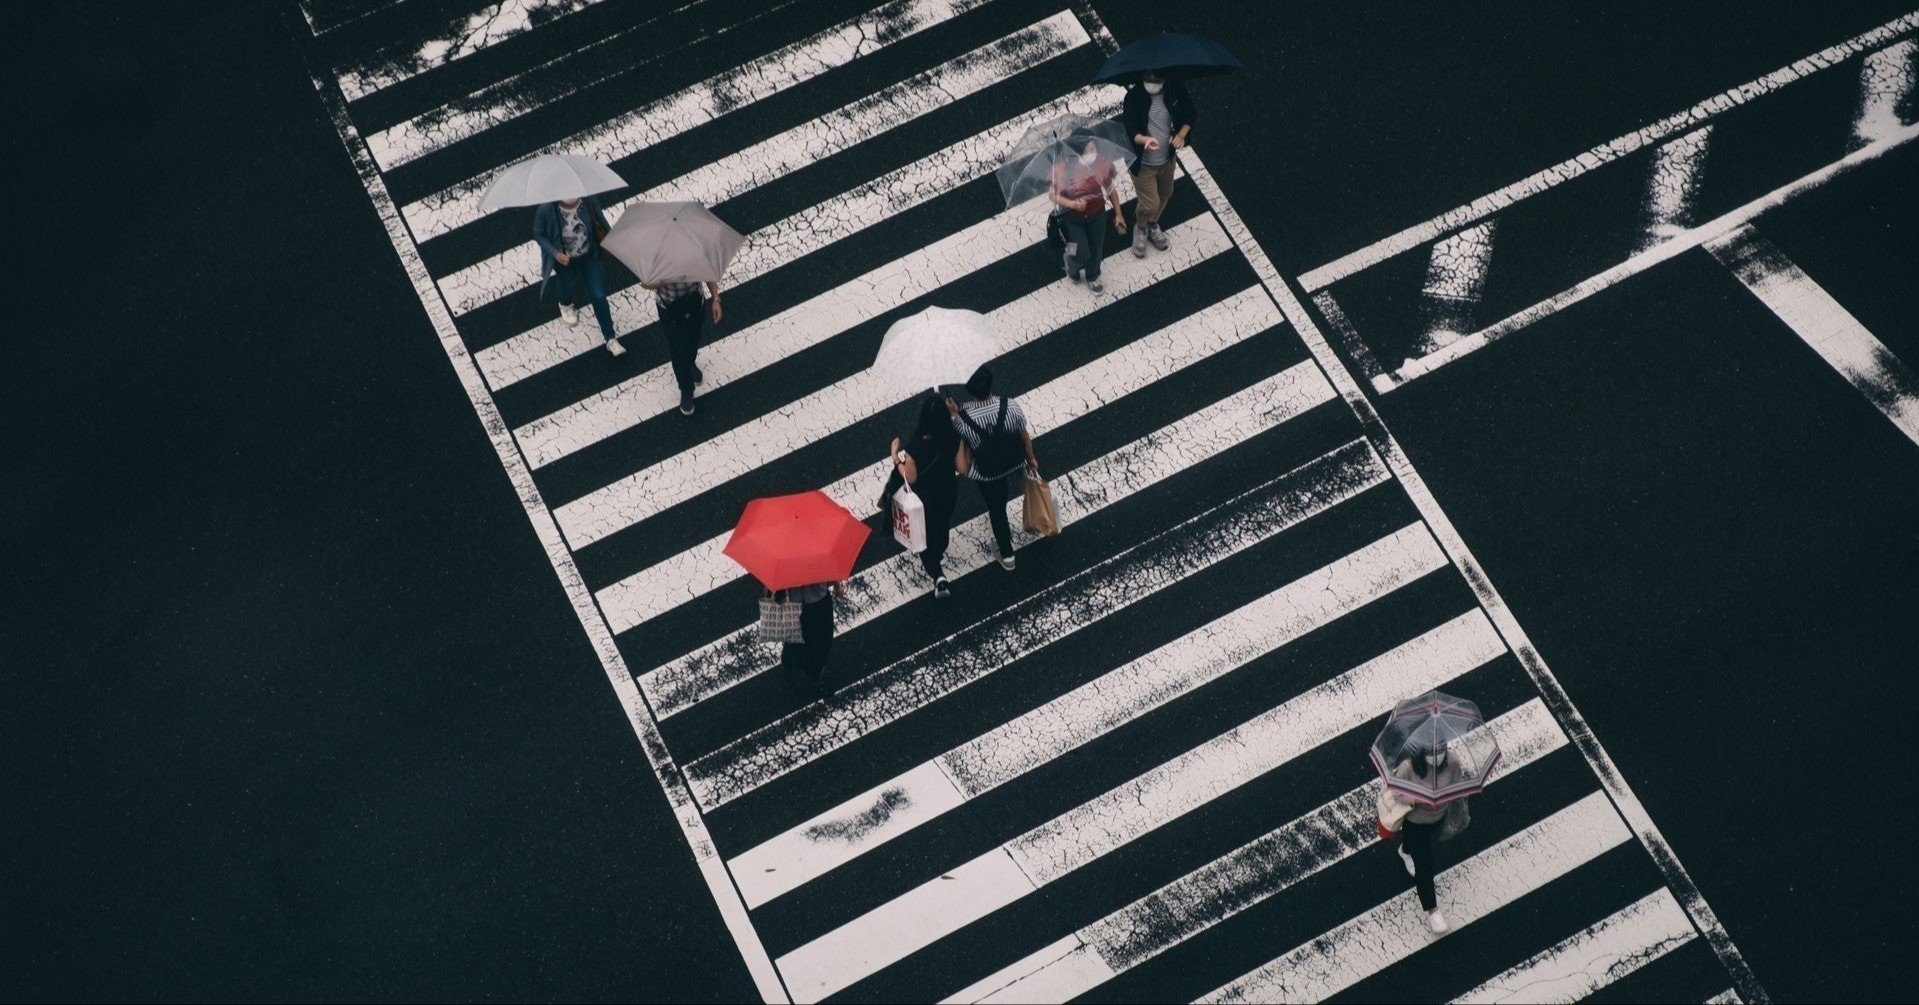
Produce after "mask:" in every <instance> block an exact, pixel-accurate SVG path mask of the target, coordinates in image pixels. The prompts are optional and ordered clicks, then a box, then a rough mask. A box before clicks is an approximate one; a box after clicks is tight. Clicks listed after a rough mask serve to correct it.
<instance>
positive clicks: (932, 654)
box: [685, 448, 1385, 809]
mask: <svg viewBox="0 0 1919 1005" xmlns="http://www.w3.org/2000/svg"><path fill="white" fill-rule="evenodd" d="M1384 477H1385V475H1384V473H1383V472H1381V471H1379V470H1377V468H1376V466H1375V464H1374V462H1373V458H1372V457H1371V456H1370V454H1369V453H1368V452H1366V451H1361V450H1354V449H1348V448H1342V449H1340V450H1336V451H1333V452H1332V453H1329V454H1325V455H1322V456H1321V457H1319V458H1318V459H1317V460H1314V461H1312V462H1310V463H1308V464H1305V465H1303V466H1301V467H1299V468H1296V469H1294V470H1292V471H1289V472H1287V473H1285V474H1283V475H1280V476H1279V477H1277V478H1274V479H1273V480H1271V481H1268V482H1266V483H1264V484H1263V485H1260V486H1259V487H1257V488H1254V489H1251V490H1249V491H1247V492H1244V493H1241V494H1240V495H1238V496H1235V497H1234V498H1232V499H1229V500H1227V501H1225V502H1223V503H1221V504H1220V505H1218V506H1215V507H1213V508H1211V509H1208V510H1205V511H1204V512H1201V513H1199V514H1197V515H1195V516H1193V517H1191V518H1189V519H1187V520H1184V521H1182V522H1180V523H1178V524H1175V525H1173V526H1172V527H1169V528H1167V529H1165V530H1163V531H1160V532H1159V533H1157V534H1154V535H1152V536H1151V537H1149V538H1147V539H1146V540H1144V541H1142V542H1140V543H1139V544H1136V545H1134V546H1132V547H1130V548H1127V549H1125V550H1123V551H1121V552H1119V553H1118V554H1116V555H1113V556H1112V557H1110V558H1107V559H1105V560H1103V561H1100V562H1098V563H1095V564H1094V565H1091V566H1088V567H1087V568H1085V569H1082V570H1081V571H1079V572H1078V573H1075V574H1073V575H1072V576H1069V577H1067V578H1066V579H1063V580H1061V581H1060V582H1058V583H1055V584H1053V585H1052V586H1049V587H1047V588H1046V589H1044V590H1041V591H1040V592H1038V593H1036V594H1034V595H1033V596H1030V597H1027V598H1026V599H1024V600H1021V601H1018V602H1017V603H1014V604H1013V605H1012V606H1010V607H1007V608H1005V609H1004V610H1002V611H1000V612H998V613H996V614H994V615H993V616H991V617H988V618H984V619H982V620H980V621H977V622H975V623H973V624H971V625H969V626H967V627H965V628H963V629H961V630H959V631H957V632H954V633H953V634H952V635H949V636H947V637H946V638H944V639H941V640H939V641H936V642H934V643H933V644H931V645H928V646H926V647H924V648H922V649H920V650H919V651H918V652H915V653H913V654H912V655H910V656H907V657H905V658H904V659H900V660H897V661H895V662H894V663H892V664H891V665H889V666H887V667H885V668H883V669H881V670H878V671H875V672H874V673H871V674H869V675H867V676H865V677H863V678H860V679H859V680H856V681H853V682H852V683H850V684H848V685H847V686H845V687H843V688H841V689H840V690H839V691H838V693H836V694H834V695H833V696H831V697H830V698H828V699H822V700H819V701H815V702H813V703H811V704H809V705H806V706H804V707H802V708H799V709H797V710H795V711H793V712H790V713H788V714H787V715H785V716H784V717H782V718H780V719H779V720H778V721H775V722H771V723H768V724H767V725H765V726H762V727H760V728H759V729H756V730H754V731H753V732H751V733H748V734H747V735H745V736H743V737H741V738H739V739H737V740H734V741H733V742H731V743H728V744H727V745H726V746H724V747H721V748H720V749H718V750H715V751H713V752H712V753H710V754H707V755H706V756H704V757H701V758H699V759H698V760H695V761H693V762H691V763H689V764H687V765H686V768H685V772H686V780H687V784H688V785H690V786H692V788H693V794H694V796H695V798H697V799H699V801H700V805H701V806H703V807H705V808H707V809H712V808H713V807H716V806H720V805H723V804H725V803H726V802H729V801H731V800H733V799H736V798H738V797H740V796H742V795H744V794H746V793H748V792H751V791H753V790H754V789H757V788H759V787H760V786H762V785H765V784H766V783H768V782H771V781H773V780H774V779H776V778H779V777H781V776H783V775H786V774H787V773H789V772H791V771H793V770H794V769H795V768H798V767H801V766H803V765H806V764H810V763H812V762H813V761H816V760H818V759H820V758H821V757H825V756H826V755H828V754H830V753H832V752H834V751H836V750H838V749H840V748H841V747H844V746H846V745H847V744H849V743H852V742H853V741H854V740H857V739H859V738H861V737H863V736H866V735H869V734H871V733H873V732H874V731H876V730H879V729H882V728H884V727H886V726H888V725H891V724H892V723H893V722H895V721H897V720H899V719H900V718H902V717H904V716H906V715H908V714H910V713H911V712H914V711H916V710H918V709H920V708H924V707H925V706H927V705H930V704H932V703H933V702H935V701H937V700H939V699H940V698H943V697H945V696H946V695H948V694H951V693H953V692H955V691H958V690H959V689H961V688H963V687H966V686H967V685H969V684H971V683H973V682H974V681H977V680H979V679H981V678H983V677H986V676H987V675H989V674H992V673H994V672H996V671H998V670H999V669H1001V668H1002V667H1004V666H1006V665H1008V664H1010V663H1012V662H1014V661H1015V660H1018V659H1020V658H1022V657H1024V656H1026V655H1028V654H1030V653H1033V652H1037V651H1039V650H1040V649H1043V648H1045V647H1047V646H1049V645H1052V644H1053V643H1055V642H1057V641H1059V640H1060V639H1063V638H1065V637H1067V636H1069V635H1072V634H1074V633H1076V632H1078V631H1080V630H1081V629H1084V628H1086V627H1088V626H1089V625H1091V624H1093V623H1095V622H1097V621H1099V620H1101V619H1103V618H1105V617H1107V616H1109V615H1112V614H1115V613H1118V612H1119V611H1123V610H1125V609H1126V608H1127V607H1129V606H1131V605H1133V604H1135V603H1138V602H1139V601H1141V600H1143V599H1145V598H1147V597H1149V596H1151V595H1153V594H1154V593H1157V592H1159V591H1160V590H1163V589H1165V588H1166V587H1168V586H1172V585H1173V584H1175V583H1179V582H1183V581H1184V580H1186V579H1187V578H1189V577H1191V576H1193V575H1196V574H1198V573H1200V572H1203V571H1205V570H1206V569H1208V568H1211V567H1212V566H1213V565H1215V564H1217V563H1219V562H1221V561H1224V560H1225V559H1227V558H1230V557H1232V556H1233V555H1236V554H1239V553H1240V552H1242V551H1245V550H1246V549H1248V548H1250V547H1252V546H1253V545H1256V544H1258V543H1260V542H1261V541H1264V540H1266V539H1268V538H1270V537H1273V536H1275V535H1277V534H1280V533H1282V532H1283V531H1285V530H1286V529H1287V528H1289V527H1292V526H1294V525H1296V524H1298V523H1300V522H1301V521H1304V520H1306V519H1307V518H1308V517H1311V516H1313V515H1315V514H1318V513H1322V512H1325V511H1326V510H1329V509H1331V508H1333V507H1335V506H1337V505H1338V504H1339V503H1341V502H1344V501H1346V500H1347V499H1350V498H1352V497H1354V496H1356V495H1359V494H1360V493H1361V492H1364V491H1365V490H1366V489H1368V488H1371V487H1372V486H1373V485H1375V484H1377V483H1378V482H1379V480H1381V479H1383V478H1384Z"/></svg>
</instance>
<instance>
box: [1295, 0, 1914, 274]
mask: <svg viewBox="0 0 1919 1005" xmlns="http://www.w3.org/2000/svg"><path fill="white" fill-rule="evenodd" d="M1915 26H1919V11H1915V12H1913V13H1911V14H1907V15H1905V16H1904V17H1901V18H1898V19H1896V20H1893V21H1889V22H1887V23H1885V24H1883V25H1880V26H1879V27H1877V28H1874V29H1873V30H1871V31H1868V32H1865V33H1864V34H1861V35H1859V36H1857V37H1855V38H1852V39H1849V40H1847V41H1845V42H1841V43H1839V44H1838V45H1835V46H1831V47H1829V48H1826V49H1821V50H1820V51H1818V52H1816V53H1813V54H1812V55H1810V56H1807V57H1806V58H1804V59H1801V60H1798V61H1796V62H1794V63H1792V64H1790V65H1788V66H1783V67H1780V68H1779V69H1777V70H1774V71H1773V72H1771V73H1769V74H1766V75H1765V76H1763V77H1760V78H1759V79H1758V80H1755V81H1753V82H1751V83H1749V84H1743V85H1741V86H1739V87H1735V88H1732V89H1731V90H1729V91H1726V92H1724V93H1722V94H1718V95H1714V96H1713V97H1710V98H1707V99H1706V100H1704V101H1701V102H1699V103H1698V104H1696V105H1694V106H1692V107H1691V108H1688V109H1686V110H1685V111H1683V112H1679V113H1677V114H1675V115H1668V116H1666V117H1665V118H1663V119H1660V120H1659V121H1657V122H1654V123H1652V124H1651V125H1649V126H1646V127H1644V128H1642V129H1639V130H1637V131H1635V132H1631V133H1628V134H1626V135H1624V136H1621V137H1619V138H1618V139H1616V140H1613V141H1611V142H1609V143H1602V144H1600V145H1599V146H1596V147H1594V148H1592V149H1591V150H1588V151H1587V152H1585V153H1583V154H1580V155H1578V156H1576V157H1571V158H1568V159H1567V160H1564V161H1562V162H1560V163H1558V164H1555V165H1553V166H1552V167H1549V168H1547V169H1545V170H1544V171H1541V172H1539V173H1537V174H1535V175H1532V176H1531V177H1528V178H1523V179H1521V180H1519V181H1516V182H1514V183H1512V184H1511V185H1507V186H1506V187H1505V188H1502V189H1500V190H1498V191H1496V192H1493V193H1491V194H1489V195H1485V196H1481V197H1480V198H1478V199H1475V200H1473V201H1472V202H1469V203H1467V204H1466V205H1464V206H1460V207H1458V208H1457V209H1454V210H1451V211H1450V212H1446V213H1442V214H1440V215H1439V216H1437V217H1434V218H1433V219H1431V220H1428V221H1427V222H1425V223H1422V224H1419V225H1418V226H1414V227H1409V228H1407V229H1405V230H1402V231H1400V232H1399V233H1397V234H1394V235H1392V236H1391V237H1388V238H1384V239H1382V240H1379V241H1375V242H1374V243H1372V244H1369V245H1367V246H1366V247H1364V248H1361V249H1359V250H1358V251H1354V252H1352V253H1350V254H1347V255H1342V256H1341V257H1339V258H1336V259H1334V260H1333V261H1331V262H1328V263H1326V264H1325V265H1322V266H1320V267H1319V268H1317V269H1313V270H1311V271H1309V272H1307V273H1306V274H1304V275H1302V276H1300V277H1299V283H1300V285H1301V286H1303V287H1305V288H1306V292H1308V293H1313V292H1317V291H1319V290H1321V289H1324V288H1326V287H1328V286H1331V285H1332V284H1334V283H1336V282H1339V281H1340V280H1342V279H1345V278H1347V277H1349V276H1352V275H1354V274H1356V273H1359V272H1363V271H1365V270H1366V269H1369V268H1372V267H1373V266H1375V265H1378V264H1379V263H1380V262H1383V261H1385V260H1386V259H1388V258H1392V257H1393V256H1395V255H1398V254H1401V253H1403V252H1407V251H1411V250H1412V249H1414V248H1417V247H1420V246H1421V245H1424V244H1427V243H1430V242H1432V241H1435V240H1438V239H1439V238H1441V237H1443V236H1445V235H1446V234H1447V233H1450V232H1451V231H1454V230H1458V229H1459V228H1461V227H1466V226H1470V225H1472V224H1474V223H1477V222H1479V221H1480V220H1483V219H1485V218H1486V217H1488V216H1491V215H1492V214H1494V213H1497V212H1499V211H1500V210H1502V209H1505V208H1506V207H1508V206H1511V205H1512V204H1514V203H1516V202H1519V201H1520V200H1522V199H1526V198H1528V197H1530V196H1535V195H1538V194H1539V193H1541V192H1544V191H1546V190H1547V189H1550V188H1554V187H1556V186H1558V185H1561V184H1564V183H1565V182H1569V181H1571V180H1573V179H1574V178H1577V177H1579V176H1580V175H1583V174H1585V173H1586V172H1588V171H1591V170H1593V169H1594V168H1597V167H1600V166H1602V165H1605V164H1610V163H1612V162H1613V161H1616V160H1618V159H1620V158H1621V157H1624V156H1626V155H1627V154H1630V153H1633V152H1634V151H1637V150H1640V149H1643V148H1645V147H1648V146H1651V145H1652V144H1655V143H1659V142H1661V141H1663V140H1666V139H1669V138H1671V137H1673V136H1677V135H1679V134H1680V133H1684V132H1689V131H1691V130H1693V129H1696V128H1698V127H1699V126H1700V125H1702V124H1704V123H1705V122H1707V121H1708V120H1710V119H1713V118H1715V117H1717V116H1718V115H1720V114H1721V113H1723V112H1726V111H1729V110H1731V109H1733V108H1737V107H1739V106H1741V105H1744V104H1746V103H1747V102H1750V101H1752V100H1753V99H1754V98H1757V97H1759V96H1761V95H1764V94H1770V93H1772V92H1773V91H1776V90H1778V89H1780V88H1782V87H1784V86H1786V85H1787V84H1790V83H1792V82H1794V81H1796V80H1799V79H1801V78H1803V77H1807V76H1810V75H1812V74H1814V73H1817V72H1819V71H1820V70H1823V69H1826V68H1828V67H1831V66H1834V65H1837V64H1839V63H1842V62H1844V61H1846V60H1847V59H1850V58H1852V57H1853V56H1856V55H1858V54H1860V53H1862V52H1867V51H1869V50H1872V49H1876V48H1878V47H1880V46H1882V45H1885V44H1886V43H1887V42H1891V41H1894V40H1896V39H1898V38H1899V37H1900V36H1901V35H1904V34H1906V33H1907V32H1909V31H1911V30H1912V29H1913V28H1914V27H1915Z"/></svg>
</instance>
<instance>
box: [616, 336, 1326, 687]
mask: <svg viewBox="0 0 1919 1005" xmlns="http://www.w3.org/2000/svg"><path fill="white" fill-rule="evenodd" d="M1332 397H1333V394H1332V388H1331V387H1329V386H1327V384H1326V381H1325V380H1324V379H1323V378H1322V377H1320V375H1319V371H1318V369H1317V368H1315V367H1312V366H1311V365H1310V364H1300V365H1296V366H1294V367H1292V368H1290V369H1288V370H1286V371H1284V372H1282V373H1279V374H1276V375H1274V376H1272V377H1269V378H1267V379H1266V380H1263V381H1261V382H1260V383H1258V384H1255V385H1253V386H1252V387H1249V388H1247V389H1245V390H1244V391H1240V392H1239V393H1237V394H1234V395H1231V396H1229V397H1227V398H1224V399H1222V400H1220V401H1217V402H1215V403H1213V404H1211V405H1208V406H1206V407H1205V408H1203V409H1201V410H1200V411H1198V412H1195V413H1194V414H1192V415H1189V416H1187V417H1186V418H1184V419H1181V420H1179V421H1178V422H1175V423H1173V424H1172V425H1170V426H1167V427H1165V428H1163V429H1159V430H1155V431H1154V432H1152V433H1150V434H1148V435H1146V436H1144V437H1142V438H1140V439H1138V440H1134V441H1133V442H1132V443H1129V444H1127V445H1126V446H1124V447H1121V448H1119V449H1118V450H1115V451H1113V452H1112V453H1110V454H1107V455H1105V456H1104V457H1101V458H1099V459H1097V460H1095V461H1091V462H1089V463H1087V464H1085V465H1083V466H1081V467H1079V468H1077V469H1075V470H1073V471H1071V472H1068V473H1067V474H1066V475H1065V476H1063V477H1057V478H1055V479H1054V480H1053V482H1052V489H1053V499H1054V502H1055V503H1056V504H1057V505H1058V506H1059V511H1060V520H1061V522H1062V523H1064V524H1067V525H1071V524H1073V523H1075V522H1077V521H1079V520H1083V519H1085V518H1087V517H1089V516H1092V515H1094V514H1096V513H1098V512H1100V511H1101V510H1103V509H1105V508H1107V507H1109V506H1113V505H1116V504H1118V503H1121V502H1124V501H1125V500H1127V499H1129V498H1132V497H1133V496H1135V495H1137V494H1139V493H1140V492H1142V491H1145V490H1146V489H1147V488H1148V487H1150V486H1153V485H1157V484H1158V483H1159V482H1161V481H1163V480H1165V479H1166V478H1169V477H1171V476H1173V475H1175V474H1178V473H1179V472H1181V471H1184V470H1186V469H1187V468H1189V467H1191V466H1192V465H1194V464H1197V463H1199V462H1201V461H1203V460H1205V459H1206V458H1208V457H1211V456H1212V455H1214V454H1216V453H1218V452H1219V451H1221V450H1224V449H1226V448H1228V447H1231V446H1233V445H1234V444H1237V443H1243V442H1245V441H1246V440H1248V439H1250V438H1252V437H1254V436H1258V435H1259V434H1261V433H1264V432H1266V431H1267V430H1270V429H1273V428H1275V427H1277V426H1279V425H1281V424H1282V423H1284V422H1286V421H1288V420H1290V419H1292V418H1293V417H1295V416H1297V415H1300V414H1301V413H1303V412H1305V411H1307V410H1308V409H1311V408H1313V407H1315V406H1317V405H1320V404H1323V403H1325V402H1327V401H1331V400H1332ZM1032 540H1034V537H1033V535H1031V534H1029V533H1027V532H1025V531H1022V530H1020V529H1018V528H1015V530H1014V545H1015V546H1016V547H1024V546H1025V545H1026V544H1027V543H1029V542H1030V541H1032ZM998 554H999V548H998V546H997V545H996V544H995V543H994V542H993V532H992V529H991V527H990V526H989V525H988V523H987V520H986V515H985V514H984V513H982V514H980V515H979V516H976V517H974V518H972V519H971V520H968V521H966V522H965V523H962V524H960V525H959V526H957V527H954V528H953V536H952V543H951V544H950V545H949V546H948V547H947V550H946V561H945V563H944V566H943V567H944V569H945V571H946V575H947V578H949V579H951V580H954V581H959V580H960V579H961V577H963V576H966V575H968V574H970V573H973V572H976V571H978V570H980V569H984V568H986V567H987V566H988V565H991V564H992V563H993V561H994V560H995V559H996V558H997V557H998ZM926 587H927V584H926V577H925V573H924V572H922V571H921V570H920V567H919V559H918V558H917V557H916V556H914V555H911V554H908V553H906V552H901V553H899V554H896V555H893V556H891V557H888V558H886V559H883V560H881V561H880V562H878V563H876V564H875V565H873V566H872V567H870V568H868V569H865V570H862V571H860V572H858V573H855V574H854V575H853V577H852V578H851V579H849V580H848V581H847V584H846V599H845V600H842V601H840V602H839V624H840V628H841V630H842V631H850V630H852V629H853V628H857V627H858V626H860V625H863V624H866V623H867V622H869V621H872V620H873V619H875V618H878V617H880V616H881V615H883V614H886V613H888V612H890V611H892V610H895V609H897V608H899V607H900V606H902V605H904V604H906V603H907V602H908V601H911V600H913V599H914V598H917V597H920V596H924V595H925V593H926ZM777 665H778V655H777V651H775V650H773V649H770V648H768V647H767V646H766V645H764V644H763V643H761V642H759V641H758V640H757V639H756V638H755V637H754V635H753V630H752V626H750V625H749V626H747V627H745V628H741V629H738V630H735V631H734V632H733V633H732V634H730V635H727V636H726V637H724V638H722V639H720V640H718V641H716V642H714V643H711V644H709V645H707V646H705V647H702V648H701V649H699V650H696V651H695V652H694V653H692V654H691V655H688V656H686V657H683V658H681V659H679V660H675V661H673V662H671V663H668V664H666V665H665V666H663V667H660V668H658V669H657V670H655V671H651V672H649V673H648V674H646V675H644V676H642V677H641V678H640V688H641V690H643V691H644V692H646V694H647V697H648V698H649V699H650V700H651V701H652V702H653V703H654V708H656V709H658V710H659V712H658V714H659V715H660V717H661V718H667V717H668V716H670V715H671V714H673V713H677V712H680V711H684V710H685V709H687V708H690V707H692V706H693V705H694V704H696V703H698V702H700V701H704V700H705V699H707V698H710V697H712V696H713V695H715V694H718V693H719V692H721V691H724V690H726V689H727V688H730V687H733V686H735V685H736V684H738V683H740V682H741V681H744V680H748V679H750V678H752V677H754V676H757V675H759V674H762V673H766V672H769V671H771V670H772V669H773V668H774V667H775V666H777Z"/></svg>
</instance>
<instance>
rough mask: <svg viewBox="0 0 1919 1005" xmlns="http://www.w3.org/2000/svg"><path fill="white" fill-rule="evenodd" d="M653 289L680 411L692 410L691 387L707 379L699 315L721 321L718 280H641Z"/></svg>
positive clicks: (715, 321)
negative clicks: (702, 365) (700, 359)
mask: <svg viewBox="0 0 1919 1005" xmlns="http://www.w3.org/2000/svg"><path fill="white" fill-rule="evenodd" d="M640 285H642V286H644V287H646V288H647V289H649V290H652V291H653V303H654V305H655V306H657V307H658V308H659V309H660V330H661V331H662V332H664V333H665V334H666V352H667V355H668V356H670V357H671V358H672V360H673V379H674V380H676V381H678V382H679V385H680V414H681V415H692V414H693V389H694V388H695V387H698V386H699V385H701V384H703V383H705V382H706V374H703V373H701V372H700V367H699V363H698V357H699V352H700V324H701V322H702V320H703V318H702V315H710V316H711V317H712V318H713V323H714V324H719V323H720V318H721V316H722V315H721V313H720V284H718V283H642V284H640Z"/></svg>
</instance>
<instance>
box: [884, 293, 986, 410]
mask: <svg viewBox="0 0 1919 1005" xmlns="http://www.w3.org/2000/svg"><path fill="white" fill-rule="evenodd" d="M998 355H999V336H998V335H995V334H994V333H993V326H992V324H991V323H989V322H988V321H987V320H986V316H985V315H984V314H981V313H980V312H978V311H956V310H948V309H947V308H944V307H928V308H927V309H925V310H923V311H921V312H919V313H918V314H915V315H913V316H912V317H908V318H901V319H900V320H898V321H895V322H893V326H892V327H891V328H888V329H886V337H885V338H884V339H881V340H880V352H879V355H878V356H875V357H873V371H874V372H875V373H878V374H879V375H880V376H882V377H884V378H886V379H887V380H889V381H892V382H893V383H894V384H897V385H899V386H900V387H901V388H904V389H906V390H909V391H918V390H922V389H924V388H929V387H939V386H940V385H942V384H964V383H966V379H967V378H968V377H971V376H972V375H973V371H974V370H977V369H979V368H980V364H982V363H985V362H986V361H988V360H990V359H992V358H993V357H995V356H998Z"/></svg>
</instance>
